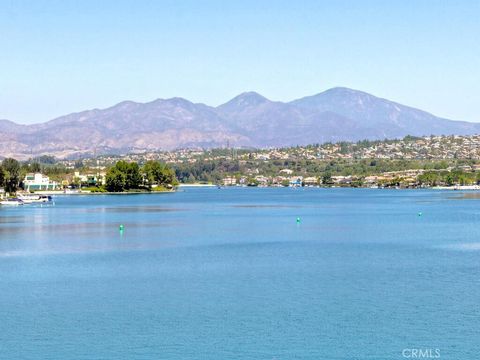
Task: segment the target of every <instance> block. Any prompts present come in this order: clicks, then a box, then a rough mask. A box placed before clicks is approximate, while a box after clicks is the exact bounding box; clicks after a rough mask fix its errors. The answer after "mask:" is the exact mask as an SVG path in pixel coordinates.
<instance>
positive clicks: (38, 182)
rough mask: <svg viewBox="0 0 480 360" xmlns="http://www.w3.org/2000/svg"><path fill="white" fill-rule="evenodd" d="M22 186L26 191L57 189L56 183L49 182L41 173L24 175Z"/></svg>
mask: <svg viewBox="0 0 480 360" xmlns="http://www.w3.org/2000/svg"><path fill="white" fill-rule="evenodd" d="M23 186H24V189H25V190H26V191H35V190H55V189H57V187H58V183H57V182H55V181H51V180H50V178H49V177H48V176H46V175H43V174H41V173H29V174H27V175H25V179H24V180H23Z"/></svg>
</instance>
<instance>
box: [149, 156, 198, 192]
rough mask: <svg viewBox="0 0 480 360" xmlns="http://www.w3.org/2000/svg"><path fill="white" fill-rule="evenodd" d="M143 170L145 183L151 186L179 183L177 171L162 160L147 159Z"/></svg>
mask: <svg viewBox="0 0 480 360" xmlns="http://www.w3.org/2000/svg"><path fill="white" fill-rule="evenodd" d="M142 170H143V173H144V175H145V185H147V186H149V187H151V186H152V185H153V184H158V185H176V184H177V183H178V182H177V179H176V177H175V171H173V170H172V169H171V168H170V167H168V166H167V165H166V164H163V163H161V162H160V161H154V160H150V161H147V162H146V163H145V165H144V166H143V169H142ZM190 175H192V174H190Z"/></svg>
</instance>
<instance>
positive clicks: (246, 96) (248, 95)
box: [219, 91, 270, 108]
mask: <svg viewBox="0 0 480 360" xmlns="http://www.w3.org/2000/svg"><path fill="white" fill-rule="evenodd" d="M269 101H270V100H268V99H267V98H266V97H264V96H262V95H260V94H259V93H257V92H255V91H247V92H243V93H241V94H240V95H237V96H235V97H234V98H233V99H232V100H230V101H228V102H227V103H225V104H223V105H220V106H219V107H221V108H231V107H248V106H256V105H259V104H262V103H264V102H269Z"/></svg>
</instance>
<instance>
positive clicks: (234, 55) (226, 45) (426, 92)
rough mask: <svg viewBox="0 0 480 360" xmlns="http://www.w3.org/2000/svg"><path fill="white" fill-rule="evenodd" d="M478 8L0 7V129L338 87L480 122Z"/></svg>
mask: <svg viewBox="0 0 480 360" xmlns="http://www.w3.org/2000/svg"><path fill="white" fill-rule="evenodd" d="M479 19H480V1H453V0H452V1H441V0H437V1H434V0H431V1H421V0H410V1H408V0H401V1H393V0H388V1H386V0H381V1H360V0H358V1H354V0H351V1H341V0H340V1H338V0H331V1H320V0H318V1H292V0H288V1H261V0H256V1H247V0H238V1H233V0H230V1H225V0H223V1H206V0H205V1H200V0H192V1H181V0H172V1H161V0H157V1H133V0H132V1H118V0H116V1H106V0H102V1H87V0H84V1H65V0H62V1H54V0H49V1H38V0H36V1H33V0H32V1H21V0H0V69H1V70H0V119H1V118H4V119H9V120H13V121H16V122H20V123H33V122H40V121H45V120H49V119H52V118H54V117H56V116H60V115H64V114H67V113H71V112H75V111H81V110H86V109H91V108H96V107H98V108H103V107H108V106H111V105H114V104H115V103H118V102H120V101H122V100H126V99H129V100H135V101H141V102H144V101H151V100H153V99H156V98H168V97H174V96H181V97H185V98H187V99H189V100H192V101H194V102H204V103H206V104H209V105H218V104H220V103H223V102H225V101H227V100H229V99H230V98H232V97H233V96H235V95H237V94H239V93H240V92H243V91H248V90H255V91H257V92H259V93H261V94H263V95H264V96H266V97H268V98H270V99H272V100H282V101H285V100H292V99H295V98H299V97H302V96H306V95H312V94H315V93H318V92H321V91H324V90H326V89H328V88H330V87H334V86H347V87H351V88H355V89H359V90H364V91H367V92H370V93H372V94H374V95H377V96H380V97H385V98H388V99H391V100H395V101H398V102H400V103H403V104H406V105H411V106H414V107H418V108H421V109H423V110H427V111H429V112H432V113H434V114H436V115H438V116H443V117H448V118H452V119H458V120H470V121H480V110H479V109H480V106H479V105H480V102H479V100H480V20H479Z"/></svg>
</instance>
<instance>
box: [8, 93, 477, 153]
mask: <svg viewBox="0 0 480 360" xmlns="http://www.w3.org/2000/svg"><path fill="white" fill-rule="evenodd" d="M475 133H480V124H477V123H469V122H463V121H452V120H448V119H443V118H439V117H436V116H434V115H432V114H429V113H427V112H424V111H421V110H417V109H414V108H411V107H408V106H404V105H401V104H398V103H395V102H392V101H389V100H385V99H381V98H378V97H375V96H373V95H370V94H367V93H365V92H361V91H357V90H352V89H347V88H333V89H330V90H327V91H325V92H322V93H320V94H317V95H313V96H308V97H304V98H301V99H298V100H294V101H291V102H288V103H284V102H279V101H271V100H269V99H267V98H265V97H263V96H262V95H260V94H257V93H255V92H246V93H243V94H240V95H238V96H237V97H235V98H233V99H232V100H230V101H229V102H227V103H225V104H223V105H220V106H218V107H211V106H207V105H204V104H195V103H192V102H190V101H188V100H185V99H182V98H172V99H158V100H155V101H152V102H148V103H137V102H133V101H124V102H121V103H119V104H117V105H115V106H112V107H110V108H107V109H101V110H100V109H94V110H87V111H83V112H80V113H74V114H70V115H66V116H62V117H59V118H57V119H54V120H51V121H48V122H46V123H42V124H34V125H18V124H15V123H13V122H11V121H8V120H0V156H2V157H6V156H14V157H17V158H19V159H24V158H28V157H30V156H37V155H42V154H49V155H55V156H57V157H60V158H63V157H76V156H83V155H91V154H93V153H97V154H101V153H121V152H128V151H144V150H170V149H175V148H186V147H201V148H211V147H221V146H225V145H226V144H227V143H228V144H230V146H235V147H279V146H293V145H305V144H311V143H323V142H327V141H333V142H335V141H340V140H349V141H355V140H361V139H372V140H373V139H384V138H399V137H404V136H405V135H415V136H421V135H430V134H435V135H450V134H458V135H470V134H475Z"/></svg>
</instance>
